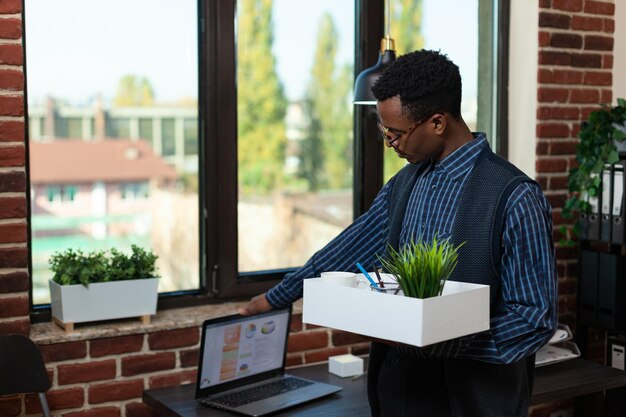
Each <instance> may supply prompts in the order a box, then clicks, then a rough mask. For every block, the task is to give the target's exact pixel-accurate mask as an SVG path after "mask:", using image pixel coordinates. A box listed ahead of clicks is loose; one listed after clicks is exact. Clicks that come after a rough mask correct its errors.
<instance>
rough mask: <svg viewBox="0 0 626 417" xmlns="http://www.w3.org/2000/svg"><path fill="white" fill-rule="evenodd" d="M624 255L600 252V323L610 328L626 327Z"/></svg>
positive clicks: (619, 328)
mask: <svg viewBox="0 0 626 417" xmlns="http://www.w3.org/2000/svg"><path fill="white" fill-rule="evenodd" d="M622 259H623V258H622V257H621V256H620V255H618V254H615V253H603V252H601V253H599V258H598V325H600V326H602V327H604V328H605V329H608V330H623V329H624V328H626V285H624V279H622Z"/></svg>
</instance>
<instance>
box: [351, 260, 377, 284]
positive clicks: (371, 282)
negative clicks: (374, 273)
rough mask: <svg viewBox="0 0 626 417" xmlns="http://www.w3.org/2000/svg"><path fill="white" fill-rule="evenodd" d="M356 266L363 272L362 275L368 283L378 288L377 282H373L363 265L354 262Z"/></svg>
mask: <svg viewBox="0 0 626 417" xmlns="http://www.w3.org/2000/svg"><path fill="white" fill-rule="evenodd" d="M356 267H357V268H359V269H360V270H361V272H363V275H365V278H367V280H368V281H369V282H370V284H372V287H374V288H379V287H378V284H376V282H374V280H373V279H372V277H370V274H368V273H367V271H366V270H365V268H363V266H362V265H361V264H360V263H358V262H357V263H356Z"/></svg>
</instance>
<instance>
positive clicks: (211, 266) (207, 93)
mask: <svg viewBox="0 0 626 417" xmlns="http://www.w3.org/2000/svg"><path fill="white" fill-rule="evenodd" d="M354 1H355V32H356V33H355V50H354V56H355V61H354V71H355V77H356V75H357V74H358V73H359V72H361V71H362V70H363V69H365V68H367V67H370V66H372V65H374V64H375V63H376V61H377V59H378V50H379V45H380V39H381V38H382V37H383V36H384V14H385V10H384V1H383V0H354ZM236 2H237V0H215V1H207V0H198V1H197V5H198V8H197V10H198V20H197V22H198V71H199V77H198V88H199V95H198V164H199V169H198V182H199V184H201V187H200V188H199V190H198V200H199V201H198V202H199V207H200V210H199V233H200V239H199V242H200V243H199V245H200V259H199V264H200V282H199V286H198V289H197V290H186V291H179V292H171V293H161V294H159V302H158V309H165V308H178V307H188V306H194V305H202V304H207V303H221V302H223V301H225V300H226V299H245V298H247V297H250V296H253V295H256V294H260V293H262V292H264V291H267V290H268V289H269V288H271V287H272V286H274V285H275V284H276V283H278V282H279V281H280V280H281V279H282V278H283V277H284V275H285V274H286V273H288V272H290V271H293V270H295V268H286V269H276V270H270V271H256V272H246V273H240V272H239V271H238V270H237V265H238V262H237V256H238V254H237V251H238V249H237V248H238V245H237V204H238V195H237V184H238V177H237V90H236V45H235V16H236V14H235V13H236ZM509 2H510V0H496V3H497V4H498V11H497V12H498V13H499V14H500V16H499V18H498V26H497V31H498V33H497V36H494V39H496V38H497V39H498V40H499V42H498V45H497V53H498V55H499V60H498V67H497V74H496V78H497V79H496V80H495V85H496V86H497V87H498V88H497V94H496V96H495V97H497V103H494V106H495V105H496V104H497V105H499V106H500V109H501V110H504V111H501V112H498V113H495V114H494V117H496V118H497V120H498V123H497V126H498V130H497V132H496V133H497V135H496V138H497V140H498V145H497V147H496V148H497V150H498V153H500V154H501V155H503V156H506V149H507V147H506V142H507V140H506V128H507V125H506V120H507V117H508V115H507V110H508V109H507V108H506V104H507V99H506V93H507V88H506V87H507V82H508V47H509V46H508V27H509V25H508V18H509V16H508V10H509ZM502 42H504V44H502ZM25 47H26V46H25ZM24 65H26V63H24ZM24 95H25V99H26V91H25V93H24ZM494 108H497V107H494ZM25 113H26V115H25V116H26V118H28V110H27V109H26V110H25ZM376 122H377V114H376V109H375V107H374V106H355V107H354V114H353V131H354V175H353V178H354V181H353V213H354V217H355V218H356V217H358V216H360V215H361V214H363V213H364V212H366V211H367V209H368V208H369V207H370V205H371V203H372V201H373V200H374V198H375V197H376V194H377V193H378V191H379V190H380V189H381V187H382V185H383V151H384V147H383V146H382V145H381V142H380V141H379V140H378V130H377V128H376ZM25 126H26V134H27V137H28V127H29V123H25ZM26 147H27V155H28V141H27V144H26ZM27 166H28V161H27ZM27 181H28V187H29V189H30V179H28V180H27ZM27 204H28V216H29V218H30V215H31V211H30V199H27ZM31 242H32V235H31V230H30V222H29V224H28V249H29V251H30V250H31V248H32V243H31ZM31 262H32V260H31V257H30V256H29V260H28V263H29V265H28V267H29V271H32V263H31ZM31 276H32V275H31ZM30 292H31V294H30V295H31V297H30V299H31V318H32V319H33V322H38V321H46V320H50V306H49V305H42V306H32V286H31V289H30Z"/></svg>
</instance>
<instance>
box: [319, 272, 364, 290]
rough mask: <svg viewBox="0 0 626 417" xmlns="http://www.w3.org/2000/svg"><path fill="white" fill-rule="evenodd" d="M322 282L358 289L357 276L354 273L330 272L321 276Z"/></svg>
mask: <svg viewBox="0 0 626 417" xmlns="http://www.w3.org/2000/svg"><path fill="white" fill-rule="evenodd" d="M320 276H321V277H322V281H324V282H327V283H329V284H336V285H343V286H346V287H356V275H355V274H354V273H353V272H344V271H328V272H322V273H321V274H320Z"/></svg>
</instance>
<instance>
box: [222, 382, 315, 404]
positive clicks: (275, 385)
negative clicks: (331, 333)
mask: <svg viewBox="0 0 626 417" xmlns="http://www.w3.org/2000/svg"><path fill="white" fill-rule="evenodd" d="M311 384H312V382H310V381H305V380H303V379H300V378H293V377H291V378H290V377H287V378H283V379H281V380H279V381H275V382H270V383H269V384H265V385H259V386H258V387H254V388H250V389H247V390H243V391H237V392H234V393H232V394H226V395H222V396H221V397H215V398H211V400H210V402H213V403H218V404H221V405H225V406H227V407H239V406H242V405H245V404H248V403H251V402H254V401H259V400H263V399H265V398H269V397H273V396H275V395H278V394H283V393H285V392H289V391H293V390H294V389H298V388H302V387H306V386H307V385H311Z"/></svg>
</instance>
